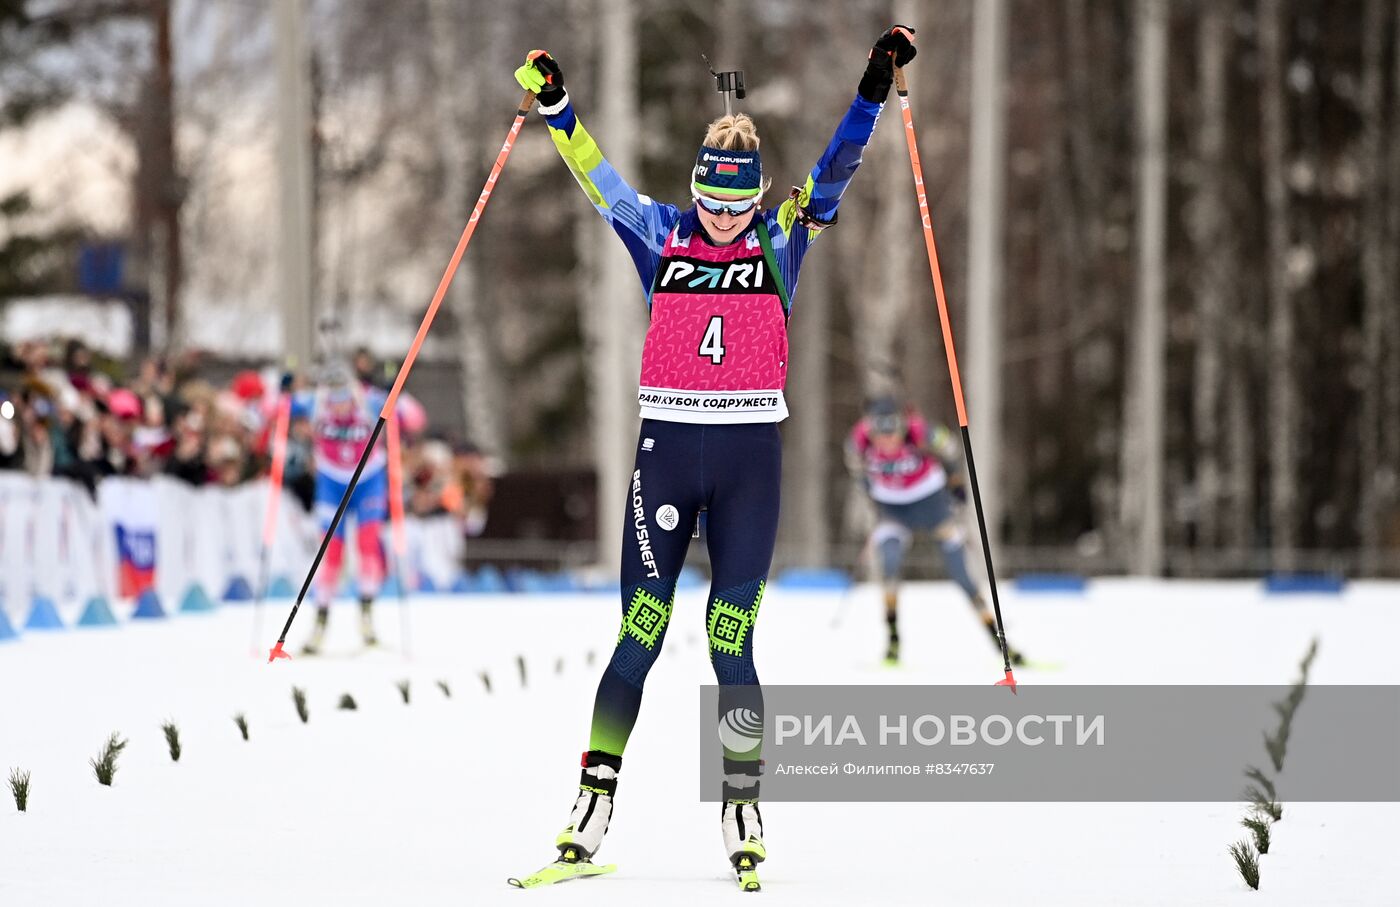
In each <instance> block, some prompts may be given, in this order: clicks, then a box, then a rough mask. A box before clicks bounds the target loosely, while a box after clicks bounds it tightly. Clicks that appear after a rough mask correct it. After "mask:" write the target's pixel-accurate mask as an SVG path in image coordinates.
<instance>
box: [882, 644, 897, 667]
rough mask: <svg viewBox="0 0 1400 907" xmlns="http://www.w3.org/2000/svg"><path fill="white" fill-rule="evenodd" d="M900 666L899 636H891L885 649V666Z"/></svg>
mask: <svg viewBox="0 0 1400 907" xmlns="http://www.w3.org/2000/svg"><path fill="white" fill-rule="evenodd" d="M898 666H899V637H898V636H891V637H890V644H889V647H888V648H886V649H885V667H887V668H894V667H898Z"/></svg>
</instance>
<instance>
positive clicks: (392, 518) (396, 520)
mask: <svg viewBox="0 0 1400 907" xmlns="http://www.w3.org/2000/svg"><path fill="white" fill-rule="evenodd" d="M389 533H390V538H391V539H392V540H393V550H394V572H395V573H396V574H398V577H399V627H400V631H401V633H402V634H403V654H404V657H405V658H411V657H412V655H411V654H410V653H411V649H410V646H409V634H408V576H407V575H405V574H404V572H403V556H404V552H405V551H407V550H408V538H407V536H405V535H404V523H403V448H402V446H401V445H400V444H399V420H398V417H397V415H393V416H390V417H389Z"/></svg>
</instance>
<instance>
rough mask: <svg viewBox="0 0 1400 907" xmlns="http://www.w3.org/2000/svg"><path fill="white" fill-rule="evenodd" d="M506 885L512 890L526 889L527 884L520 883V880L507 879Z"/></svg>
mask: <svg viewBox="0 0 1400 907" xmlns="http://www.w3.org/2000/svg"><path fill="white" fill-rule="evenodd" d="M506 884H507V885H509V886H511V887H512V888H524V887H525V883H524V882H522V881H520V880H519V879H506Z"/></svg>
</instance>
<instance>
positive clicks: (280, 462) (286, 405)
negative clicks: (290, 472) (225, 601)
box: [252, 391, 292, 654]
mask: <svg viewBox="0 0 1400 907" xmlns="http://www.w3.org/2000/svg"><path fill="white" fill-rule="evenodd" d="M291 421H292V394H291V392H290V391H286V392H285V393H283V394H282V396H281V398H280V399H279V400H278V401H277V422H276V423H275V425H274V427H273V429H272V473H271V475H270V476H269V477H268V481H269V483H270V484H269V485H268V489H267V508H266V509H265V510H264V511H263V533H262V550H261V551H259V552H258V588H257V592H256V597H255V598H254V599H253V643H252V648H253V653H254V654H256V653H257V651H258V638H259V637H261V636H262V615H263V603H264V602H265V601H266V600H267V593H268V588H267V587H268V583H269V581H270V578H269V577H268V575H267V571H268V554H269V552H271V550H272V543H273V540H274V539H276V538H277V505H278V503H280V502H281V500H282V475H283V470H284V469H285V468H286V465H287V430H288V427H289V426H290V425H291Z"/></svg>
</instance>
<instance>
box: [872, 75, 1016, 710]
mask: <svg viewBox="0 0 1400 907" xmlns="http://www.w3.org/2000/svg"><path fill="white" fill-rule="evenodd" d="M894 87H895V91H896V92H897V93H898V94H899V112H900V114H901V116H902V117H903V118H904V140H905V143H906V144H907V145H908V146H909V165H910V166H911V167H912V168H913V171H914V192H915V193H916V194H917V195H918V197H919V220H920V221H921V222H922V223H923V226H924V246H925V248H926V249H927V250H928V265H929V273H930V274H932V275H933V295H934V297H935V298H936V299H937V300H938V321H939V323H940V324H941V325H942V327H943V350H944V352H945V353H946V354H947V356H948V376H949V377H950V378H951V379H952V382H953V402H954V403H955V404H956V405H957V408H958V427H959V428H960V429H961V430H962V443H963V454H964V455H965V456H966V457H967V478H968V482H969V483H970V484H971V485H972V500H973V503H974V504H975V505H976V508H977V529H978V531H979V532H980V533H981V536H982V556H983V558H984V559H985V561H986V564H987V583H988V585H989V586H990V587H991V591H992V608H993V610H994V611H995V612H996V618H997V642H998V644H999V645H1000V646H1001V658H1002V662H1003V666H1004V667H1005V669H1006V676H1005V677H1004V678H1002V679H1001V680H998V681H997V683H996V685H997V686H1006V687H1010V688H1011V692H1012V693H1015V692H1016V678H1015V677H1014V676H1013V675H1012V673H1011V655H1010V653H1009V651H1008V649H1007V646H1006V629H1005V626H1004V625H1003V624H1002V620H1001V601H1000V599H999V598H998V597H997V574H996V569H995V568H994V567H993V566H992V546H991V544H990V542H989V541H988V539H987V518H986V515H985V514H984V513H983V511H982V492H981V491H980V490H978V487H977V464H976V462H975V461H974V460H973V458H972V435H971V434H969V432H968V428H967V407H966V406H965V405H964V404H963V392H962V378H961V377H960V376H959V374H958V354H957V352H956V351H955V350H954V348H953V328H952V325H951V324H950V323H949V321H948V300H947V298H946V297H945V296H944V294H943V274H942V272H941V271H940V270H939V267H938V247H937V246H936V245H935V244H934V241H933V221H932V219H931V217H930V216H929V210H928V195H927V194H926V193H925V192H924V168H923V165H922V164H920V163H919V147H918V144H917V143H916V142H915V140H914V114H913V112H912V111H910V109H909V84H908V82H906V81H905V79H904V68H903V67H901V66H896V67H895V69H894Z"/></svg>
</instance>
